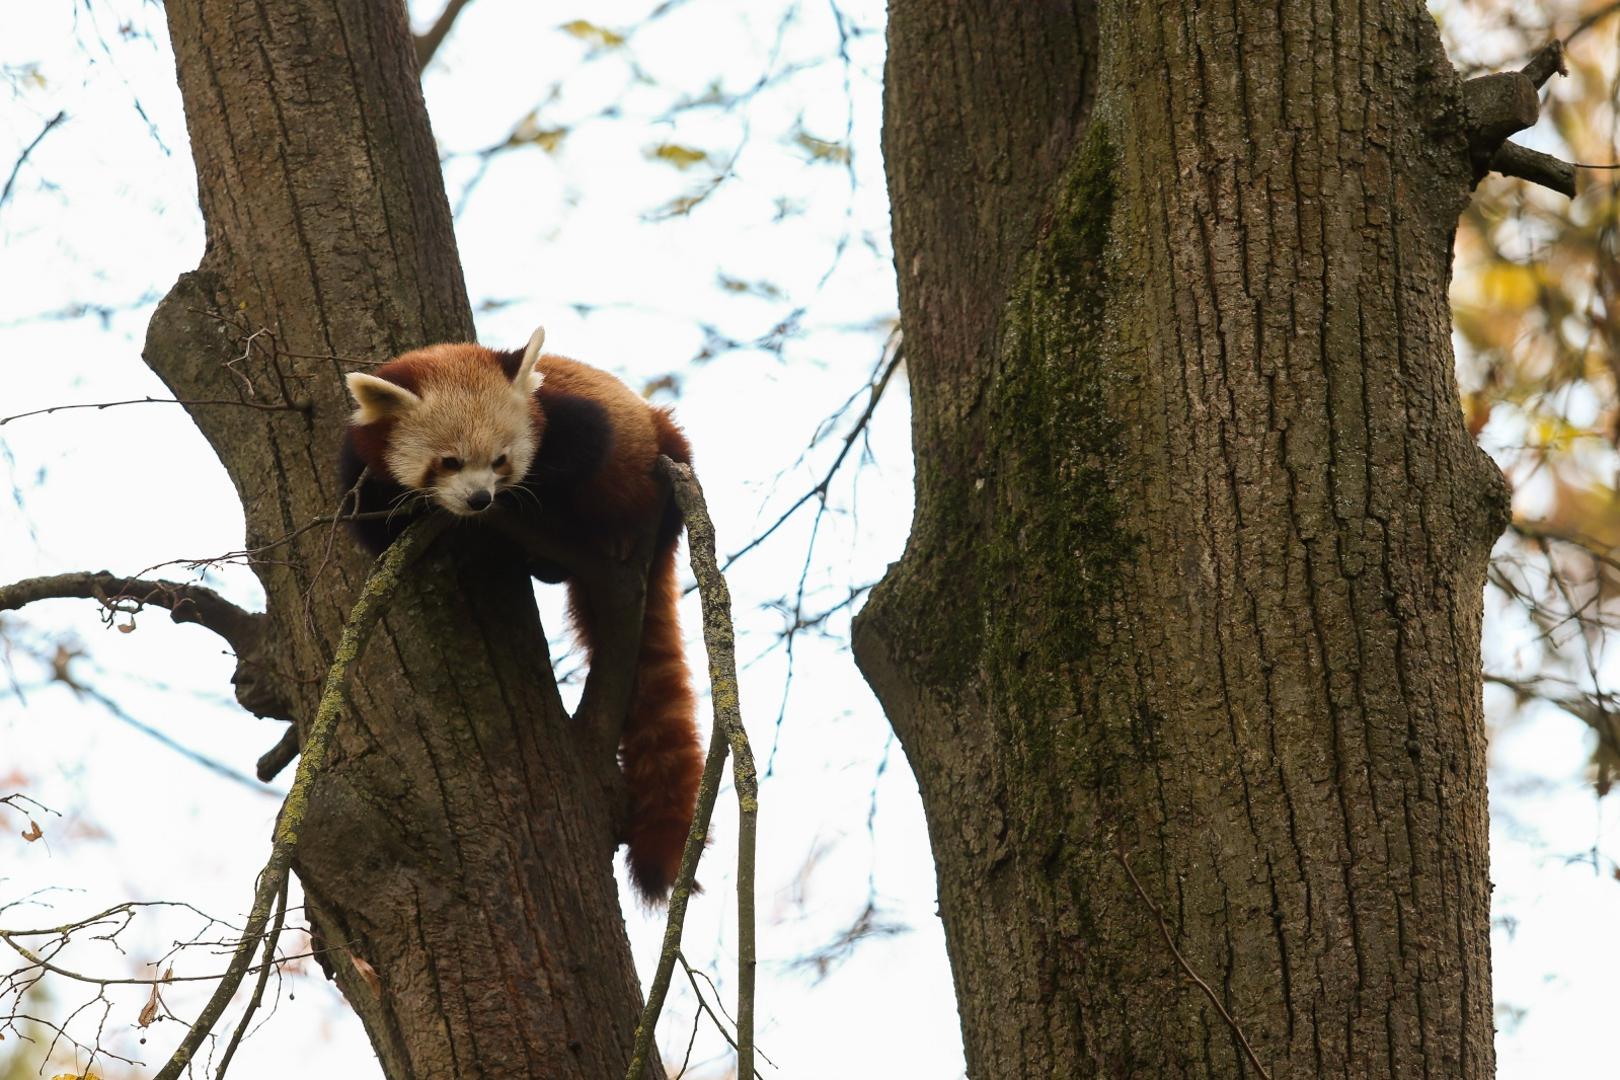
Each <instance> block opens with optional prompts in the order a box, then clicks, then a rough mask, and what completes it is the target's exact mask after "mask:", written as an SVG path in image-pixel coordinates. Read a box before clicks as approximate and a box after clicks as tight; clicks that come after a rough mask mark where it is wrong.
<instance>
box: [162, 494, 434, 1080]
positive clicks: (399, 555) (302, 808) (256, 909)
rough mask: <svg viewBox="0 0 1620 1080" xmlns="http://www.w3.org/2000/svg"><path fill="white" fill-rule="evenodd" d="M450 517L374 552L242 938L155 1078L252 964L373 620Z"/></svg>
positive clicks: (189, 1045) (186, 1050) (174, 1069)
mask: <svg viewBox="0 0 1620 1080" xmlns="http://www.w3.org/2000/svg"><path fill="white" fill-rule="evenodd" d="M449 524H450V521H449V518H448V517H447V516H446V515H443V514H430V515H428V516H427V517H425V518H423V519H422V520H420V521H418V522H416V523H415V524H413V525H412V526H411V527H410V528H408V529H406V530H405V532H404V534H403V535H401V536H400V538H399V539H398V540H395V541H394V543H393V544H392V545H390V546H389V548H388V550H386V551H384V552H383V553H382V555H380V556H379V557H378V558H377V561H376V562H375V563H374V564H373V565H372V568H371V573H370V574H368V575H367V576H366V581H365V584H364V585H363V586H362V587H361V589H360V597H359V599H358V600H356V601H355V605H354V610H353V611H351V612H350V614H349V621H348V622H347V623H346V624H345V625H344V627H343V635H342V636H341V637H340V638H339V639H338V644H337V650H336V652H335V654H334V655H333V657H332V666H331V667H330V668H329V669H328V670H327V673H326V685H325V687H324V688H323V689H322V690H321V703H320V708H319V709H318V710H317V711H316V713H315V719H314V720H312V721H311V722H310V724H309V729H308V730H307V731H306V732H305V733H304V740H303V757H302V758H301V759H300V760H299V762H298V773H297V775H296V776H295V777H294V779H293V782H292V787H291V788H290V789H289V790H288V792H287V801H286V802H285V803H283V804H282V807H281V813H280V815H279V816H278V817H277V819H276V830H275V837H274V840H273V841H272V843H271V846H270V858H269V860H268V861H267V862H266V863H265V865H264V869H263V870H261V871H260V872H259V883H258V886H257V888H256V890H255V892H254V895H253V907H252V910H251V911H250V913H249V915H248V921H247V926H246V927H245V928H244V929H243V931H242V938H241V941H240V942H238V944H237V946H236V951H235V952H234V953H233V954H232V955H231V962H230V965H229V966H228V967H227V968H226V969H225V975H224V977H223V978H221V979H220V981H219V985H218V986H216V987H215V988H214V993H213V996H212V997H210V998H209V999H208V1004H207V1005H205V1006H204V1007H203V1011H202V1013H201V1014H200V1015H199V1016H198V1017H197V1021H196V1023H194V1024H192V1026H191V1029H190V1030H189V1031H187V1032H186V1035H185V1038H183V1039H182V1040H181V1041H180V1045H179V1047H178V1048H176V1050H175V1052H174V1054H173V1056H171V1057H170V1058H169V1060H168V1063H167V1064H165V1065H164V1066H163V1068H162V1069H161V1070H159V1072H158V1074H157V1077H156V1080H177V1078H178V1077H179V1076H180V1074H181V1073H183V1072H185V1071H186V1069H187V1068H188V1067H189V1066H190V1065H191V1062H192V1060H193V1058H194V1057H195V1056H196V1053H197V1048H198V1047H199V1046H201V1045H202V1043H203V1040H204V1039H206V1038H208V1035H209V1033H210V1032H212V1031H213V1029H214V1025H215V1024H217V1023H219V1018H220V1017H221V1016H222V1015H223V1014H224V1012H225V1009H226V1007H227V1006H228V1005H230V1003H231V999H232V998H233V997H234V996H235V995H236V991H237V990H238V989H239V988H240V987H241V985H242V980H243V978H244V977H245V976H246V975H247V973H248V969H249V968H250V967H251V966H252V964H253V951H254V949H255V948H256V947H257V946H258V944H259V942H260V941H261V940H262V939H263V938H264V936H265V927H266V925H267V924H268V923H269V921H270V910H271V907H272V905H273V904H274V902H275V898H276V897H277V896H278V895H279V894H280V893H281V891H282V889H283V887H284V885H285V883H286V881H287V874H288V870H289V868H290V867H291V866H292V857H293V851H294V849H295V848H296V847H297V846H298V839H299V834H300V832H301V830H302V828H303V824H304V815H305V813H306V812H307V811H308V809H309V795H310V790H311V788H312V787H313V786H314V783H315V779H316V777H317V776H318V775H319V774H320V771H321V767H322V765H324V764H325V762H326V752H327V750H328V749H329V748H330V746H331V743H332V733H333V731H334V730H335V729H336V727H337V722H338V718H339V717H340V716H342V715H343V713H344V712H345V711H346V710H347V706H348V704H349V677H350V674H351V673H352V671H353V669H354V665H355V661H357V660H358V659H359V658H360V653H361V651H362V650H363V649H364V648H365V646H366V642H367V641H368V640H370V638H371V633H372V631H373V630H375V629H376V628H377V623H378V622H379V621H380V620H381V619H382V616H383V612H384V611H385V610H386V609H387V607H388V603H389V601H390V600H392V599H393V596H394V592H395V590H397V589H398V588H399V583H400V581H402V580H403V578H404V573H405V570H406V568H407V567H409V566H410V564H411V563H412V562H414V561H415V560H416V558H417V556H419V555H420V554H421V553H422V552H423V551H425V550H426V549H427V548H428V547H429V545H431V544H432V543H433V541H434V540H435V539H437V538H438V536H439V534H440V533H442V532H443V531H444V530H445V529H446V528H447V527H448V526H449Z"/></svg>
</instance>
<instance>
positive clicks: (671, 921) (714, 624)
mask: <svg viewBox="0 0 1620 1080" xmlns="http://www.w3.org/2000/svg"><path fill="white" fill-rule="evenodd" d="M658 468H659V472H660V473H661V474H662V475H664V476H665V477H667V478H668V479H669V481H670V483H671V484H672V486H673V488H674V493H675V501H676V503H677V504H678V505H679V506H680V508H681V514H682V516H684V517H685V518H686V543H687V547H688V549H689V550H690V554H691V558H692V572H693V574H694V575H695V576H696V577H697V581H698V593H699V595H700V597H701V599H702V602H703V643H704V645H705V646H706V647H707V649H708V653H709V685H710V700H712V701H713V703H714V728H713V730H712V731H711V732H710V734H709V753H708V757H707V759H706V760H705V761H704V763H703V780H702V782H701V784H700V785H699V787H698V804H697V813H696V814H695V815H694V816H693V818H692V829H691V831H690V832H689V833H687V836H686V848H685V850H684V851H683V852H682V854H681V870H680V873H679V874H677V875H676V877H675V888H674V890H673V892H672V893H671V894H670V898H669V917H668V920H667V921H666V923H665V924H664V943H663V948H662V950H661V951H660V952H659V955H658V968H657V971H656V972H655V973H654V975H653V981H652V986H651V987H649V988H648V990H647V1004H646V1007H645V1008H643V1010H642V1013H641V1020H640V1021H639V1022H638V1023H637V1024H636V1042H635V1049H634V1052H633V1053H632V1055H631V1058H630V1068H629V1070H628V1071H627V1072H626V1073H625V1077H626V1080H641V1075H642V1073H643V1071H644V1070H645V1069H646V1067H647V1059H648V1057H649V1056H650V1054H651V1050H652V1040H653V1029H654V1028H655V1027H657V1025H658V1015H659V1013H660V1012H662V1011H663V1008H664V999H665V998H666V997H667V996H668V994H669V981H670V978H671V976H672V975H673V974H674V971H675V962H676V958H677V957H678V956H679V954H680V947H681V928H682V926H683V925H684V923H685V921H686V905H687V902H688V901H689V900H690V899H691V896H692V881H693V879H694V878H695V877H696V875H697V864H698V858H699V856H701V855H702V853H703V844H704V841H705V839H706V838H707V836H708V835H709V818H710V816H711V815H712V814H713V813H714V801H715V797H716V795H717V794H718V792H719V790H720V769H721V767H722V766H723V765H724V764H725V759H726V753H727V751H728V750H729V751H730V752H731V755H732V784H733V786H734V787H735V788H736V789H737V807H738V818H739V821H738V826H737V1041H736V1046H737V1075H738V1076H742V1077H752V1076H753V1075H754V967H755V944H754V846H755V833H756V828H757V824H758V819H759V779H758V776H757V775H756V773H755V770H754V753H753V750H752V749H751V748H750V747H749V745H748V733H747V732H746V731H745V730H744V729H743V724H742V708H741V705H740V698H739V695H738V691H737V647H736V633H735V631H734V629H733V628H732V624H731V592H730V590H729V589H728V588H727V587H726V579H725V577H724V576H723V575H722V574H721V572H720V565H719V560H718V559H716V557H715V545H714V522H713V521H712V520H711V519H710V518H709V510H708V506H707V504H706V503H705V502H704V500H703V488H702V487H701V486H700V485H699V484H698V481H697V477H696V475H694V474H693V472H692V470H691V468H690V467H688V466H686V465H679V464H676V463H675V462H673V461H671V460H670V459H669V458H667V457H660V458H659V459H658Z"/></svg>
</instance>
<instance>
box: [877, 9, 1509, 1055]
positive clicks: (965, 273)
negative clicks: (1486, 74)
mask: <svg viewBox="0 0 1620 1080" xmlns="http://www.w3.org/2000/svg"><path fill="white" fill-rule="evenodd" d="M889 47H890V51H889V60H888V73H887V87H886V111H885V121H884V124H885V127H884V138H885V153H886V157H887V165H888V170H889V180H890V193H891V196H892V198H893V214H894V241H895V262H896V267H897V271H898V274H899V280H900V296H901V317H902V324H903V325H904V327H905V333H906V355H907V361H908V366H909V371H910V376H911V385H912V395H913V407H914V422H913V440H914V444H915V449H916V457H917V511H916V520H915V524H914V526H913V532H912V535H911V538H910V542H909V544H908V546H907V548H906V552H905V555H904V557H903V558H902V560H901V561H900V562H898V563H896V564H895V565H894V566H893V567H891V568H890V571H889V574H888V576H887V577H886V578H885V579H884V581H883V583H882V584H881V585H880V586H879V587H878V588H877V590H876V591H875V592H874V593H873V595H872V598H871V601H870V603H869V604H868V605H867V607H866V609H865V611H864V612H863V613H862V614H861V616H860V617H859V619H858V621H857V626H856V636H855V646H856V655H857V658H858V659H859V661H860V663H861V666H862V668H863V670H864V671H865V673H866V674H867V677H868V679H869V680H870V681H871V683H872V685H873V686H874V688H875V689H876V691H877V693H878V695H879V697H880V698H881V700H882V702H883V705H884V707H885V709H886V711H887V712H888V714H889V716H890V718H891V720H892V722H893V724H894V727H895V730H896V731H897V732H898V734H899V736H900V738H901V740H902V742H903V743H904V746H905V749H906V752H907V754H908V755H909V757H910V759H911V762H912V765H913V767H914V769H915V771H916V774H917V777H918V782H919V784H920V786H921V788H922V794H923V800H924V807H925V810H926V813H927V816H928V822H929V829H930V835H931V838H932V843H933V847H934V852H935V856H936V861H937V864H938V878H939V895H940V915H941V918H942V919H943V921H944V926H945V931H946V939H947V942H948V944H949V948H950V952H951V961H952V969H953V972H954V977H955V982H956V990H957V994H958V1000H959V1003H960V1010H961V1020H962V1027H963V1032H964V1037H965V1043H966V1048H967V1058H968V1066H969V1072H970V1075H973V1076H976V1077H986V1078H989V1077H1013V1076H1042V1077H1059V1076H1062V1077H1069V1076H1107V1077H1116V1076H1119V1077H1123V1076H1133V1077H1148V1076H1198V1077H1231V1076H1255V1075H1257V1071H1256V1070H1255V1068H1254V1067H1253V1065H1252V1064H1251V1061H1250V1059H1249V1056H1248V1053H1247V1051H1246V1050H1245V1049H1244V1048H1243V1046H1242V1042H1241V1038H1240V1036H1239V1033H1238V1030H1237V1029H1241V1032H1242V1034H1243V1035H1244V1036H1246V1038H1247V1040H1248V1041H1249V1043H1250V1044H1252V1046H1253V1048H1254V1052H1255V1054H1256V1055H1257V1057H1258V1059H1259V1061H1260V1062H1261V1063H1262V1064H1263V1065H1264V1067H1265V1068H1266V1069H1267V1070H1268V1072H1269V1073H1270V1075H1271V1076H1273V1077H1279V1078H1280V1077H1285V1076H1346V1077H1356V1078H1365V1077H1374V1076H1437V1077H1438V1076H1446V1077H1486V1076H1490V1075H1491V1074H1492V1071H1493V1054H1492V1007H1491V990H1490V962H1489V961H1490V955H1489V925H1488V915H1489V891H1490V886H1489V882H1488V880H1487V850H1486V848H1487V836H1486V806H1485V798H1486V796H1485V733H1484V729H1483V724H1482V716H1481V691H1480V678H1479V633H1480V615H1481V592H1482V588H1483V583H1484V573H1485V566H1486V559H1487V556H1488V553H1489V549H1490V546H1491V543H1492V541H1493V539H1494V537H1495V536H1496V534H1497V533H1498V532H1499V531H1500V529H1501V527H1502V525H1503V523H1504V522H1503V514H1504V500H1503V488H1502V484H1501V479H1500V477H1499V475H1498V474H1497V472H1496V470H1495V468H1494V467H1493V466H1492V465H1491V463H1490V461H1489V460H1488V459H1487V458H1486V457H1485V456H1484V455H1483V454H1482V453H1481V452H1480V451H1479V450H1478V448H1477V447H1476V446H1475V445H1474V444H1473V442H1472V441H1471V440H1470V439H1469V437H1468V435H1467V433H1466V432H1465V430H1464V427H1463V422H1462V417H1461V413H1460V410H1459V407H1458V401H1457V392H1456V389H1455V385H1454V382H1453V377H1452V356H1451V349H1450V344H1449V333H1450V319H1449V312H1448V308H1447V298H1446V288H1447V284H1448V280H1449V276H1450V269H1449V268H1450V257H1451V238H1452V231H1453V225H1454V222H1455V219H1456V216H1457V214H1458V212H1459V210H1460V209H1461V208H1462V206H1463V205H1464V201H1465V199H1466V198H1467V197H1468V192H1469V181H1470V173H1469V167H1468V158H1467V149H1466V146H1465V141H1464V137H1463V134H1462V132H1461V131H1460V123H1461V119H1462V118H1461V111H1460V106H1459V101H1460V89H1459V83H1458V80H1457V78H1456V76H1455V74H1454V73H1453V71H1452V69H1451V67H1450V66H1449V65H1448V63H1447V62H1446V59H1445V56H1444V55H1443V52H1442V49H1441V46H1440V43H1439V40H1438V36H1437V33H1436V30H1435V26H1434V23H1433V20H1432V18H1431V17H1430V16H1429V15H1428V14H1427V13H1426V12H1425V11H1424V8H1423V5H1422V4H1421V3H1419V2H1417V0H1387V2H1384V3H1377V4H1366V5H1339V4H1334V5H1314V6H1312V5H1290V4H1285V5H1277V4H1272V3H1259V2H1256V0H1232V2H1230V3H1226V4H1220V5H1210V4H1203V3H1194V2H1192V0H1166V2H1163V3H1152V4H1136V3H1132V4H1120V3H1104V4H1098V5H1087V4H1079V5H1069V4H1052V3H1044V2H1042V3H1029V4H1009V3H1002V2H999V0H967V2H955V0H907V2H897V3H895V4H894V5H892V9H891V24H890V28H889ZM1127 866H1128V867H1129V868H1130V870H1132V871H1134V872H1135V874H1136V876H1137V877H1138V878H1139V879H1140V881H1141V885H1142V892H1143V893H1145V896H1144V895H1142V894H1141V893H1139V892H1138V890H1137V888H1136V887H1135V886H1134V885H1133V884H1132V881H1131V878H1130V875H1129V873H1128V872H1127ZM1155 909H1158V910H1161V911H1162V913H1163V918H1164V920H1165V926H1166V929H1167V932H1168V933H1169V934H1170V935H1171V936H1172V937H1173V939H1174V942H1175V946H1176V949H1177V950H1179V953H1180V955H1181V957H1182V958H1184V961H1185V963H1183V962H1182V961H1181V960H1178V958H1177V956H1176V955H1175V953H1173V952H1172V950H1171V949H1170V948H1169V946H1168V945H1167V943H1166V941H1165V939H1164V937H1163V935H1162V934H1161V930H1160V926H1159V922H1158V917H1157V915H1156V910H1155ZM1194 973H1196V975H1197V976H1198V977H1200V978H1201V979H1202V980H1203V981H1204V982H1205V983H1207V984H1208V987H1209V988H1210V990H1211V992H1212V993H1213V994H1214V995H1215V996H1216V997H1218V999H1219V1001H1220V1003H1221V1005H1222V1006H1223V1007H1224V1009H1225V1010H1226V1011H1227V1012H1228V1013H1230V1015H1231V1017H1232V1018H1233V1020H1234V1021H1235V1022H1236V1029H1235V1028H1234V1026H1233V1025H1232V1024H1229V1023H1228V1022H1227V1020H1226V1019H1224V1018H1223V1017H1222V1015H1221V1013H1220V1012H1219V1011H1218V1010H1217V1009H1216V1008H1215V1007H1213V1006H1212V1004H1211V1002H1210V1000H1209V998H1208V997H1207V996H1206V995H1205V994H1204V992H1203V991H1202V990H1200V989H1199V987H1198V986H1197V984H1196V983H1195V982H1194V981H1193V974H1194Z"/></svg>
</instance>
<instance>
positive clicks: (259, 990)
mask: <svg viewBox="0 0 1620 1080" xmlns="http://www.w3.org/2000/svg"><path fill="white" fill-rule="evenodd" d="M286 921H287V879H286V878H285V877H283V878H282V879H281V894H280V895H279V896H278V897H276V921H275V925H273V926H271V927H270V933H268V934H267V935H265V939H264V959H263V960H262V961H261V962H260V963H259V981H258V983H256V984H255V985H254V987H253V996H251V997H249V998H248V1003H247V1008H246V1009H245V1010H244V1011H243V1013H242V1019H241V1021H240V1022H239V1023H238V1024H237V1025H236V1031H235V1033H234V1034H232V1035H231V1041H230V1042H229V1043H228V1044H227V1045H226V1047H225V1053H224V1054H223V1055H222V1056H221V1057H220V1060H219V1069H218V1071H216V1072H215V1073H214V1080H225V1070H226V1069H228V1068H230V1067H231V1058H233V1057H235V1056H236V1048H237V1047H238V1046H240V1045H241V1044H242V1037H243V1036H245V1035H246V1034H247V1030H248V1024H249V1023H250V1022H251V1021H252V1020H253V1014H254V1012H256V1011H257V1010H258V1008H259V1003H260V1002H262V1001H263V1000H264V988H265V986H266V985H267V984H268V983H269V982H270V969H271V968H272V967H274V966H275V959H276V942H278V941H280V940H281V928H282V926H283V925H285V923H286Z"/></svg>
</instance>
